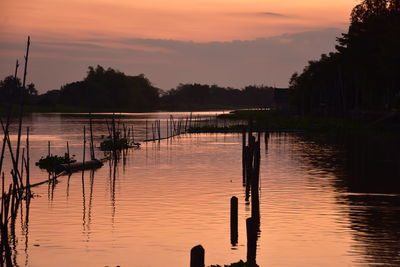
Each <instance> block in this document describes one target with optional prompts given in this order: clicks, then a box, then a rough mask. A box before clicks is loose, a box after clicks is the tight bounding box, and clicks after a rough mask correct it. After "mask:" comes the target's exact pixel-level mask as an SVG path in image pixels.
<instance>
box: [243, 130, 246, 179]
mask: <svg viewBox="0 0 400 267" xmlns="http://www.w3.org/2000/svg"><path fill="white" fill-rule="evenodd" d="M242 176H243V186H245V185H246V130H243V132H242Z"/></svg>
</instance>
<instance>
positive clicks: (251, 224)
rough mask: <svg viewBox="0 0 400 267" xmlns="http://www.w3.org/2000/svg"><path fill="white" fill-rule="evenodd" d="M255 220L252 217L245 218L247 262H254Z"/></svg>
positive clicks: (255, 244)
mask: <svg viewBox="0 0 400 267" xmlns="http://www.w3.org/2000/svg"><path fill="white" fill-rule="evenodd" d="M256 227H257V226H256V222H255V220H254V219H253V218H251V217H250V218H247V219H246V230H247V231H246V232H247V263H248V264H255V263H256V248H257V230H256Z"/></svg>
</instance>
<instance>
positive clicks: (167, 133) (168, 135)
mask: <svg viewBox="0 0 400 267" xmlns="http://www.w3.org/2000/svg"><path fill="white" fill-rule="evenodd" d="M168 127H169V123H168V119H167V139H168V138H169V135H168V134H169V129H168Z"/></svg>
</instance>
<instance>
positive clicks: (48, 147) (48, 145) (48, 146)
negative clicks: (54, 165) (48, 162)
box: [47, 141, 50, 157]
mask: <svg viewBox="0 0 400 267" xmlns="http://www.w3.org/2000/svg"><path fill="white" fill-rule="evenodd" d="M47 155H48V156H49V157H50V141H47Z"/></svg>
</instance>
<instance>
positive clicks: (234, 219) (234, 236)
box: [231, 196, 238, 246]
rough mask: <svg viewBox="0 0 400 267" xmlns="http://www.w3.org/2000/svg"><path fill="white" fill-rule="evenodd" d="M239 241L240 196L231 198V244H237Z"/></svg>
mask: <svg viewBox="0 0 400 267" xmlns="http://www.w3.org/2000/svg"><path fill="white" fill-rule="evenodd" d="M237 243H238V198H237V197H235V196H233V197H232V198H231V244H232V246H236V245H237Z"/></svg>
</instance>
